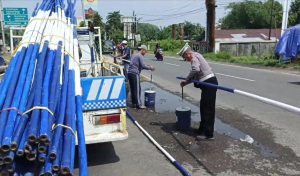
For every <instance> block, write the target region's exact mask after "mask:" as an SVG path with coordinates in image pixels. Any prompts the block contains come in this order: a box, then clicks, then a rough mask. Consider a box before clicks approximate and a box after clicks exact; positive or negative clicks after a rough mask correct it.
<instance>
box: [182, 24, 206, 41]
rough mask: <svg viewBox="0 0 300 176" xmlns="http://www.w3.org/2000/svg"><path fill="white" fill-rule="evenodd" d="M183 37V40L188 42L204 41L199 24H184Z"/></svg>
mask: <svg viewBox="0 0 300 176" xmlns="http://www.w3.org/2000/svg"><path fill="white" fill-rule="evenodd" d="M184 35H185V37H184V38H185V39H188V40H198V41H199V40H203V39H204V28H203V27H202V26H201V25H200V24H199V23H197V24H193V23H191V22H188V21H185V22H184Z"/></svg>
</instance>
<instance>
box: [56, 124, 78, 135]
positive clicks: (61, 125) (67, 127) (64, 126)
mask: <svg viewBox="0 0 300 176" xmlns="http://www.w3.org/2000/svg"><path fill="white" fill-rule="evenodd" d="M57 127H63V128H66V129H68V130H70V131H71V132H72V134H73V135H74V136H75V135H76V133H75V131H74V130H73V129H72V128H71V127H69V126H66V125H63V124H56V125H53V127H52V131H54V130H55V129H56V128H57Z"/></svg>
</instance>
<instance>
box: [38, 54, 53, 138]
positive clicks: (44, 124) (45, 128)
mask: <svg viewBox="0 0 300 176" xmlns="http://www.w3.org/2000/svg"><path fill="white" fill-rule="evenodd" d="M54 59H55V51H52V50H50V51H49V54H48V57H47V66H46V73H45V76H44V79H43V81H44V82H43V90H42V107H48V102H49V85H50V78H51V73H52V68H53V64H54ZM48 108H49V107H48ZM53 113H54V112H53ZM51 116H52V115H51V114H50V113H49V112H48V111H46V110H41V123H40V134H39V140H40V141H41V142H45V141H47V140H48V137H49V118H53V117H51Z"/></svg>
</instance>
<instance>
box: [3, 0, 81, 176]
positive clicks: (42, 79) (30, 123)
mask: <svg viewBox="0 0 300 176" xmlns="http://www.w3.org/2000/svg"><path fill="white" fill-rule="evenodd" d="M76 23H77V22H76V18H75V1H71V0H68V1H67V3H66V5H65V4H64V2H63V0H43V2H42V3H41V5H40V6H38V5H37V7H36V9H35V11H34V13H33V15H32V18H31V19H30V22H29V24H28V26H27V28H26V30H25V33H24V36H23V38H22V41H21V43H20V45H19V48H18V49H17V51H16V54H15V55H14V57H13V59H12V61H11V63H10V65H9V68H8V70H7V72H6V74H5V76H4V78H3V81H2V82H1V84H0V147H1V149H0V175H1V174H5V173H14V174H15V175H73V173H74V158H75V157H74V156H75V142H76V137H77V141H78V156H79V157H78V158H79V159H78V160H79V170H80V175H87V158H86V149H85V140H84V129H83V120H82V118H83V117H82V108H81V107H82V103H81V87H80V70H79V65H78V63H79V54H78V40H77V33H76V28H75V27H76Z"/></svg>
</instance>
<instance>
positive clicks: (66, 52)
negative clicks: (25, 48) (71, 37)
mask: <svg viewBox="0 0 300 176" xmlns="http://www.w3.org/2000/svg"><path fill="white" fill-rule="evenodd" d="M49 36H50V35H49ZM53 36H55V35H53ZM66 41H68V40H66ZM45 43H48V44H49V45H54V46H57V47H64V45H63V44H62V45H59V44H57V43H53V42H46V41H44V42H22V41H21V42H20V44H19V45H18V46H17V47H16V49H15V50H14V52H13V55H14V56H15V54H16V53H17V51H18V50H19V48H20V47H21V46H22V45H23V44H45ZM63 53H64V54H66V55H69V56H70V58H71V59H72V60H73V61H74V62H75V63H76V64H77V65H78V66H79V65H80V63H79V62H78V61H77V60H76V59H75V58H74V56H73V55H72V54H71V53H69V52H68V51H66V50H64V52H63Z"/></svg>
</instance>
